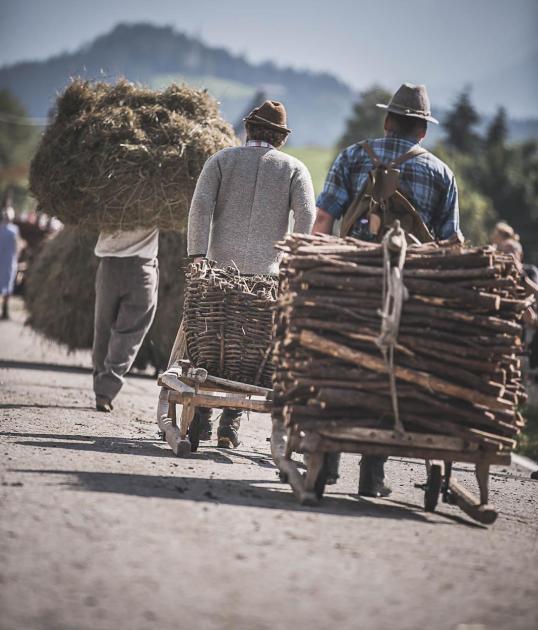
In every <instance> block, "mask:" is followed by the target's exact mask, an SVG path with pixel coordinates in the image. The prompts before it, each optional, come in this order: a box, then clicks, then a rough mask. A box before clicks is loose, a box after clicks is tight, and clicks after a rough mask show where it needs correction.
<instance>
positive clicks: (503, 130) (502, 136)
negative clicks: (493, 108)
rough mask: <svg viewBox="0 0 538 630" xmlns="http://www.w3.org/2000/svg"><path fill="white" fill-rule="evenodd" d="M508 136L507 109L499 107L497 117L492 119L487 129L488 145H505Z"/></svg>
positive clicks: (491, 146) (490, 146) (489, 146)
mask: <svg viewBox="0 0 538 630" xmlns="http://www.w3.org/2000/svg"><path fill="white" fill-rule="evenodd" d="M507 138H508V124H507V120H506V110H505V109H504V107H499V109H498V110H497V113H496V114H495V118H494V119H493V120H492V121H491V123H490V125H489V127H488V129H487V131H486V147H487V148H488V149H490V148H493V147H503V146H504V145H505V144H506V140H507Z"/></svg>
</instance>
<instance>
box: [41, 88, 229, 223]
mask: <svg viewBox="0 0 538 630" xmlns="http://www.w3.org/2000/svg"><path fill="white" fill-rule="evenodd" d="M235 143H236V138H235V136H234V133H233V130H232V128H231V127H230V125H228V124H227V123H226V122H225V121H224V120H223V119H222V118H221V117H220V115H219V111H218V105H217V102H216V101H215V100H214V99H213V98H211V97H210V96H209V95H208V94H207V92H205V91H203V90H196V89H193V88H190V87H188V86H186V85H182V86H177V85H172V86H170V87H169V88H167V89H166V90H164V91H162V92H156V91H153V90H150V89H147V88H142V87H138V86H135V85H133V84H131V83H129V82H127V81H120V82H119V83H117V84H115V85H110V84H107V83H90V82H88V81H82V80H75V81H73V82H72V83H71V84H70V85H69V86H68V87H67V88H66V90H65V91H64V92H63V93H62V94H61V95H60V96H59V98H58V101H57V104H56V110H55V114H54V117H53V119H52V122H51V123H50V124H49V126H48V127H47V129H46V131H45V134H44V136H43V138H42V140H41V143H40V145H39V147H38V150H37V152H36V154H35V156H34V159H33V161H32V165H31V171H30V189H31V191H32V192H33V194H34V195H35V196H36V198H37V199H38V201H39V205H40V207H41V208H42V209H43V210H44V211H45V212H47V213H48V214H50V215H54V216H57V217H58V218H59V219H61V220H62V221H63V222H64V223H66V224H69V225H76V226H81V227H88V228H91V229H94V230H95V229H98V230H108V231H113V230H116V229H132V228H137V227H151V226H154V225H157V226H159V227H161V228H162V229H166V230H178V231H180V230H182V229H183V228H184V227H185V224H186V219H187V214H188V208H189V204H190V200H191V197H192V194H193V192H194V187H195V185H196V180H197V178H198V175H199V174H200V171H201V170H202V167H203V165H204V162H205V161H206V160H207V159H208V158H209V157H210V156H211V155H213V153H215V152H216V151H218V150H219V149H222V148H224V147H228V146H233V145H234V144H235Z"/></svg>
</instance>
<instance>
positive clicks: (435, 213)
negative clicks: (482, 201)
mask: <svg viewBox="0 0 538 630" xmlns="http://www.w3.org/2000/svg"><path fill="white" fill-rule="evenodd" d="M368 142H369V144H370V146H371V147H372V148H373V150H374V152H375V153H376V155H377V156H378V157H379V159H380V160H381V162H384V163H388V162H390V161H392V160H394V159H396V158H397V157H399V156H400V155H403V154H404V153H406V152H407V151H409V149H411V148H412V147H413V146H415V144H416V141H415V140H409V139H407V138H399V137H396V136H388V137H386V138H377V139H376V140H369V141H368ZM373 168H374V165H373V162H372V160H371V159H370V157H369V156H368V154H367V153H366V151H365V150H364V149H363V148H362V147H361V146H360V145H359V144H353V145H351V146H350V147H347V149H344V150H343V151H342V152H341V153H340V154H339V155H338V157H337V158H336V160H335V161H334V163H333V165H332V167H331V169H330V171H329V174H328V175H327V179H326V180H325V186H324V187H323V191H322V192H321V193H320V195H319V196H318V199H317V206H318V208H322V209H323V210H325V211H326V212H328V213H329V214H331V215H332V216H333V217H334V218H335V219H339V218H340V217H341V216H342V215H343V214H344V212H345V211H346V209H347V208H348V206H349V205H350V203H351V202H352V201H353V198H354V197H355V195H356V194H357V193H359V192H361V191H362V190H364V187H365V186H366V182H367V179H368V173H369V172H370V171H371V170H372V169H373ZM399 168H400V186H399V189H400V191H401V192H402V193H403V195H404V196H405V197H406V198H407V199H408V200H409V201H410V202H411V203H412V204H413V206H414V207H415V208H416V210H417V211H418V212H419V213H420V215H421V217H422V220H423V221H424V223H425V224H426V225H427V226H428V228H429V229H430V231H431V232H433V234H434V236H435V238H436V239H445V238H450V237H451V236H452V235H453V234H456V233H457V234H461V232H460V227H459V222H460V219H459V208H458V188H457V186H456V180H455V178H454V174H453V173H452V171H451V170H450V169H449V168H448V166H447V165H446V164H445V163H444V162H442V161H441V160H440V159H439V158H436V157H435V155H432V154H431V153H425V154H423V155H419V156H417V157H415V158H412V159H410V160H408V161H407V162H404V163H403V164H402V165H401V166H400V167H399ZM361 228H362V229H361ZM363 232H364V226H360V225H356V226H355V228H354V229H353V232H352V234H353V235H356V236H359V237H362V238H364V236H363Z"/></svg>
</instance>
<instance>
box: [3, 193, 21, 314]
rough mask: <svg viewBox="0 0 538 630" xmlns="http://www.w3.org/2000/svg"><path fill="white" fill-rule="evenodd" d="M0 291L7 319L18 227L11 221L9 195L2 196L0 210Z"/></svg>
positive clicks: (15, 266) (17, 247) (13, 218)
mask: <svg viewBox="0 0 538 630" xmlns="http://www.w3.org/2000/svg"><path fill="white" fill-rule="evenodd" d="M0 213H1V214H0V293H1V294H2V315H1V318H2V319H9V298H10V296H11V295H12V294H13V289H14V287H15V278H16V277H17V257H18V250H19V228H18V227H17V226H16V225H15V224H14V223H13V221H14V220H15V210H14V209H13V205H12V201H11V196H10V195H9V194H7V195H6V196H5V197H4V200H3V203H2V208H1V211H0Z"/></svg>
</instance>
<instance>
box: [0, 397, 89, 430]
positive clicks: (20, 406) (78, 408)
mask: <svg viewBox="0 0 538 630" xmlns="http://www.w3.org/2000/svg"><path fill="white" fill-rule="evenodd" d="M0 409H68V410H71V411H95V407H90V406H89V405H86V406H84V405H44V404H42V403H0ZM0 435H1V434H0Z"/></svg>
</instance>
